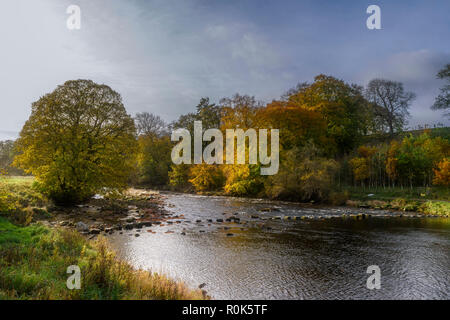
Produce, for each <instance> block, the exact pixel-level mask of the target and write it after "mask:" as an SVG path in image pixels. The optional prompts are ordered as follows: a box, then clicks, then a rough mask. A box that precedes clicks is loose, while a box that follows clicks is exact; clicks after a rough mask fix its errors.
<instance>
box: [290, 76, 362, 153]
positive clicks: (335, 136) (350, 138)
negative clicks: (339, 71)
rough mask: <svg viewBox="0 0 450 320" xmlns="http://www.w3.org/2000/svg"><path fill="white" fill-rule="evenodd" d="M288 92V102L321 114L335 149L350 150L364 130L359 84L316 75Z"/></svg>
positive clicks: (335, 150)
mask: <svg viewBox="0 0 450 320" xmlns="http://www.w3.org/2000/svg"><path fill="white" fill-rule="evenodd" d="M291 93H292V94H291V96H289V98H288V101H289V102H290V103H291V104H293V105H297V106H298V107H299V108H306V109H307V110H311V111H315V112H318V113H320V114H321V115H322V117H323V119H324V120H325V122H326V134H327V137H329V138H330V139H332V141H333V146H334V147H335V148H334V152H335V153H337V154H344V153H347V152H349V151H350V150H352V149H353V148H354V147H355V146H356V145H357V144H358V143H359V141H360V139H361V137H362V136H363V135H364V134H365V133H366V128H367V125H366V121H367V108H368V103H367V101H366V100H365V99H364V97H363V95H362V88H361V87H359V86H356V85H349V84H347V83H345V82H344V81H342V80H339V79H336V78H334V77H331V76H326V75H318V76H317V77H315V79H314V82H313V83H312V84H310V85H306V84H301V85H299V86H298V87H297V90H293V91H291Z"/></svg>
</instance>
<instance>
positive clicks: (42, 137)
mask: <svg viewBox="0 0 450 320" xmlns="http://www.w3.org/2000/svg"><path fill="white" fill-rule="evenodd" d="M135 138H136V129H135V126H134V122H133V119H132V118H131V117H130V116H129V115H128V114H127V113H126V110H125V107H124V105H123V103H122V98H121V96H120V94H118V93H117V92H115V91H114V90H112V89H111V88H110V87H108V86H106V85H101V84H97V83H94V82H93V81H90V80H74V81H67V82H65V83H64V84H63V85H60V86H58V87H57V88H56V89H55V90H54V91H53V92H51V93H49V94H46V95H44V96H43V97H41V98H40V99H39V100H38V101H36V102H34V103H33V104H32V110H31V116H30V118H29V119H28V120H27V122H26V123H25V125H24V127H23V128H22V131H21V132H20V137H19V139H18V140H17V148H18V152H19V154H18V156H16V158H15V164H16V165H17V166H19V167H20V168H23V169H24V170H25V171H26V172H28V173H31V174H33V175H34V176H35V177H36V179H37V181H38V183H39V185H40V187H41V189H42V191H44V192H45V193H46V194H47V195H48V196H50V197H51V198H52V199H53V200H54V201H55V202H57V203H61V204H70V203H76V202H80V201H84V200H86V199H87V198H89V197H90V196H92V195H93V194H95V193H96V192H98V191H100V190H101V189H102V188H114V189H121V188H124V187H125V186H126V183H127V180H128V178H129V176H130V173H131V172H132V170H133V168H134V161H135V158H134V154H135V151H136V139H135Z"/></svg>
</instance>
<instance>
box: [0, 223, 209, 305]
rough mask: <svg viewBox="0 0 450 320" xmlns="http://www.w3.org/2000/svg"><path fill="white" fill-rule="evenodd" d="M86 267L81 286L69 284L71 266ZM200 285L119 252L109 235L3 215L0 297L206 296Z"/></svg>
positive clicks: (0, 254)
mask: <svg viewBox="0 0 450 320" xmlns="http://www.w3.org/2000/svg"><path fill="white" fill-rule="evenodd" d="M70 265H77V266H79V267H80V269H81V289H80V290H69V289H68V288H67V286H66V281H67V278H68V276H69V274H67V273H66V270H67V267H68V266H70ZM205 298H207V297H205V296H204V295H203V293H202V292H201V291H200V290H191V289H189V288H188V287H187V286H186V285H185V284H184V283H182V282H176V281H174V280H171V279H169V278H167V277H166V276H164V275H161V274H157V273H152V272H148V271H144V270H135V269H133V267H132V266H131V265H130V264H129V263H127V262H126V261H123V260H121V259H119V258H117V257H116V255H115V253H114V252H113V251H112V250H111V249H110V248H109V247H108V243H107V241H106V239H104V238H99V239H98V240H97V241H94V242H91V241H87V240H86V239H85V238H83V237H82V236H81V235H79V234H78V233H77V232H76V231H72V230H63V229H50V228H47V227H44V226H42V225H36V224H34V225H31V226H28V227H19V226H16V225H13V224H12V223H11V222H9V221H8V220H6V219H5V218H0V299H102V300H103V299H189V300H191V299H205Z"/></svg>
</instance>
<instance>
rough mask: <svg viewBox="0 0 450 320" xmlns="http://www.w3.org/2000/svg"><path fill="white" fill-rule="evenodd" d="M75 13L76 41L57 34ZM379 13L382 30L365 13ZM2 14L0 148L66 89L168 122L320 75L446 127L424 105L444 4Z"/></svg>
mask: <svg viewBox="0 0 450 320" xmlns="http://www.w3.org/2000/svg"><path fill="white" fill-rule="evenodd" d="M70 4H76V5H79V6H80V8H81V13H82V16H81V18H82V20H81V23H82V25H81V30H74V31H70V30H68V29H67V28H66V20H67V18H68V15H67V14H66V8H67V6H68V5H70ZM371 4H377V5H379V6H380V8H381V24H382V29H381V30H368V29H367V28H366V19H367V17H368V14H366V8H367V7H368V6H369V5H371ZM1 8H2V9H1V10H0V38H1V39H2V46H1V50H0V67H1V68H0V70H1V72H0V85H1V87H2V88H3V90H2V91H3V92H2V103H1V107H0V108H1V114H2V117H1V118H0V139H6V138H14V137H15V136H16V135H17V133H18V131H20V129H21V127H22V125H23V123H24V122H25V121H26V119H27V118H28V116H29V113H30V106H31V103H32V102H33V101H35V100H37V99H38V98H39V97H40V96H42V95H43V94H45V93H48V92H51V91H52V90H53V89H54V88H55V87H56V86H57V85H58V84H62V83H63V82H64V81H66V80H68V79H79V78H83V79H86V78H88V79H92V80H94V81H97V82H101V83H105V84H107V85H109V86H111V87H112V88H113V89H115V90H116V91H118V92H119V93H121V94H122V96H123V99H124V103H125V106H126V108H127V110H128V111H129V113H130V114H135V113H136V112H142V111H148V112H153V113H155V114H158V115H161V116H162V117H163V118H164V119H165V120H167V121H171V120H174V119H176V118H177V117H178V116H179V115H180V114H183V113H187V112H190V111H192V110H193V109H194V107H195V105H196V104H197V102H198V101H199V99H200V98H201V97H204V96H209V97H211V99H213V100H218V99H220V98H222V97H226V96H231V95H232V94H234V93H237V92H239V93H241V94H250V95H254V96H256V97H257V98H258V99H260V100H263V101H271V100H272V99H276V98H278V97H279V96H280V95H281V94H282V93H283V92H285V91H286V90H287V89H289V88H291V87H293V86H295V84H296V83H298V82H302V81H312V80H313V78H314V76H315V75H317V74H320V73H325V74H329V75H333V76H336V77H338V78H341V79H343V80H345V81H347V82H354V83H358V84H360V85H366V84H367V82H368V81H369V80H370V79H372V78H374V77H382V78H387V79H391V80H396V81H401V82H403V83H404V84H405V87H406V89H407V90H411V91H414V92H415V93H416V94H417V99H416V101H415V102H414V104H413V105H412V107H411V115H412V117H411V119H410V125H417V124H425V123H428V124H435V123H438V122H441V123H444V124H446V125H449V122H448V120H445V119H443V118H442V116H441V114H440V113H439V112H435V111H431V110H430V109H429V106H430V105H431V104H432V103H433V99H434V97H435V96H436V95H437V94H438V91H439V87H440V86H441V85H442V83H441V82H440V81H439V80H437V79H435V74H436V73H437V71H438V70H439V69H440V68H442V67H443V66H444V65H445V64H446V63H450V44H449V43H450V42H449V40H448V39H450V32H449V30H450V28H449V27H450V19H449V18H448V13H449V12H450V1H439V0H433V1H425V0H423V1H412V0H408V1H394V0H390V1H375V0H374V1H361V0H355V1H343V0H340V1H324V0H316V1H301V0H297V1H282V0H279V1H266V0H252V1H250V0H240V1H231V0H191V1H188V0H186V1H181V0H178V1H175V0H157V1H137V0H136V1H129V0H128V1H124V0H123V1H120V0H90V1H88V0H67V1H66V0H35V1H28V0H4V1H2V4H1Z"/></svg>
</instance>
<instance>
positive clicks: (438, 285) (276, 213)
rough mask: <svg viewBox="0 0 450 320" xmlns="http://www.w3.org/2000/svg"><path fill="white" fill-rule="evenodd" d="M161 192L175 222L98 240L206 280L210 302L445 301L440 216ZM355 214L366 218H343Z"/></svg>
mask: <svg viewBox="0 0 450 320" xmlns="http://www.w3.org/2000/svg"><path fill="white" fill-rule="evenodd" d="M163 194H164V195H165V197H166V208H167V210H168V211H169V212H171V213H172V214H174V215H180V214H183V215H184V219H178V220H179V221H181V223H173V224H170V225H169V224H166V223H165V224H164V225H163V226H152V227H150V228H144V229H143V230H141V231H140V232H139V234H140V236H139V237H136V236H135V234H136V231H135V230H133V231H124V232H123V234H119V233H115V234H113V235H111V236H109V237H108V238H109V239H110V241H111V243H112V245H113V248H114V249H115V250H116V251H117V252H118V253H119V255H120V256H121V257H123V258H125V259H127V260H129V261H130V262H131V263H132V264H133V265H134V266H135V267H137V268H144V269H151V270H152V271H156V272H163V273H165V274H167V275H169V276H171V277H173V278H175V279H178V280H183V281H184V282H186V283H187V284H188V285H190V286H191V287H194V288H195V287H197V286H198V285H199V284H201V283H206V286H205V287H204V289H205V290H207V292H208V294H209V295H211V296H212V297H213V298H214V299H449V298H450V273H449V267H450V219H448V218H447V219H445V218H418V217H406V216H402V217H400V216H399V214H397V216H396V217H392V216H391V215H392V214H391V213H388V212H385V211H376V210H368V209H364V211H362V209H355V208H353V209H350V208H317V207H308V206H304V205H299V204H293V203H285V202H277V201H268V200H258V199H243V198H229V197H220V196H198V195H190V194H177V193H163ZM362 212H364V213H365V214H366V215H368V214H370V215H371V216H370V217H368V218H366V219H361V220H360V219H356V218H355V217H349V216H348V215H349V214H351V213H354V214H357V213H362ZM343 214H346V217H342V215H343ZM256 216H257V217H256ZM302 216H304V218H303V219H301V218H300V217H302ZM234 217H236V218H238V219H239V220H240V221H239V223H237V221H234V220H232V221H231V222H230V221H228V222H227V221H226V219H227V218H234ZM275 217H276V218H275ZM284 217H292V218H290V219H287V218H284ZM293 217H298V218H296V219H295V220H294V218H293ZM208 219H211V220H212V221H213V222H208ZM217 219H223V220H224V222H217V221H216V220H217ZM199 220H201V222H200V221H199ZM173 221H175V220H173ZM147 229H149V230H152V231H153V232H148V231H149V230H147ZM172 232H173V233H172ZM370 265H377V266H379V268H380V270H381V288H380V289H373V290H369V289H368V288H367V287H366V281H367V278H368V277H369V276H370V274H367V273H366V271H367V268H368V266H370Z"/></svg>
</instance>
